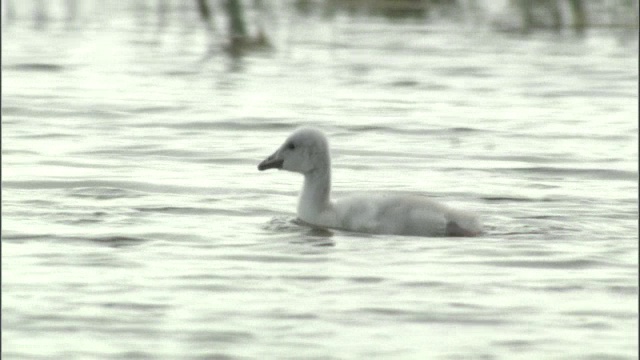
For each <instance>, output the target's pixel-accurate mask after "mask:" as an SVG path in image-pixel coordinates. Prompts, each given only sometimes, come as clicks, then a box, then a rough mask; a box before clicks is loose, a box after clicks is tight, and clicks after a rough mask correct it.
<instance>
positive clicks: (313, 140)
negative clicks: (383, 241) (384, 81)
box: [258, 127, 482, 236]
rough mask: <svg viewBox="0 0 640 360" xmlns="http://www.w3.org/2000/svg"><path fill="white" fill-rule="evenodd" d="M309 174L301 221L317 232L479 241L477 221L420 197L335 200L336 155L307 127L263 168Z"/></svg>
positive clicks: (364, 196)
mask: <svg viewBox="0 0 640 360" xmlns="http://www.w3.org/2000/svg"><path fill="white" fill-rule="evenodd" d="M267 169H282V170H288V171H292V172H297V173H300V174H302V175H304V185H303V186H302V192H301V193H300V198H299V199H298V214H297V215H298V218H299V219H300V220H302V221H303V222H305V223H308V224H310V225H312V226H316V227H324V228H332V229H339V230H347V231H355V232H363V233H370V234H395V235H414V236H477V235H479V234H481V233H482V226H481V224H480V222H479V220H478V218H477V217H476V216H475V215H473V214H470V213H467V212H464V211H461V210H456V209H452V208H450V207H448V206H445V205H443V204H440V203H438V202H436V201H434V200H431V199H429V198H427V197H425V196H422V195H419V194H397V193H380V192H371V193H364V194H355V195H352V196H348V197H345V198H341V199H338V200H336V201H333V200H331V156H330V154H329V144H328V141H327V138H326V136H325V135H324V134H323V133H322V131H320V130H318V129H315V128H310V127H303V128H299V129H297V130H296V131H294V132H293V134H291V135H290V136H289V137H288V138H287V139H286V141H285V142H284V144H282V146H280V148H278V149H277V150H276V152H275V153H273V154H272V155H271V156H269V157H268V158H266V159H265V160H264V161H262V162H261V163H260V164H259V165H258V170H260V171H262V170H267Z"/></svg>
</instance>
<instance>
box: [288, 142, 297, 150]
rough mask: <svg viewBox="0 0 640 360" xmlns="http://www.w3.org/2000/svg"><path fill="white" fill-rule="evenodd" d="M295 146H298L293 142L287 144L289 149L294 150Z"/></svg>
mask: <svg viewBox="0 0 640 360" xmlns="http://www.w3.org/2000/svg"><path fill="white" fill-rule="evenodd" d="M295 148H296V146H295V145H293V143H288V144H287V149H289V150H293V149H295Z"/></svg>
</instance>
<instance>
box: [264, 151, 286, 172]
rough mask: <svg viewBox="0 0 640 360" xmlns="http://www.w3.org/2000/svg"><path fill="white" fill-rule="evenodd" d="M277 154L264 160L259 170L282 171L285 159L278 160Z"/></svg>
mask: <svg viewBox="0 0 640 360" xmlns="http://www.w3.org/2000/svg"><path fill="white" fill-rule="evenodd" d="M275 155H276V154H273V155H271V156H269V157H268V158H266V159H264V161H262V162H261V163H260V164H258V170H260V171H263V170H267V169H282V163H283V162H284V160H283V159H276V157H275Z"/></svg>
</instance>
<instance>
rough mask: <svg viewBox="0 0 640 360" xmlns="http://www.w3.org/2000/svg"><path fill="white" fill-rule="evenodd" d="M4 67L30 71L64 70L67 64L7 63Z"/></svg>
mask: <svg viewBox="0 0 640 360" xmlns="http://www.w3.org/2000/svg"><path fill="white" fill-rule="evenodd" d="M3 68H4V69H9V70H17V71H30V72H62V71H65V70H66V69H67V66H64V65H60V64H52V63H22V64H13V65H5V66H3Z"/></svg>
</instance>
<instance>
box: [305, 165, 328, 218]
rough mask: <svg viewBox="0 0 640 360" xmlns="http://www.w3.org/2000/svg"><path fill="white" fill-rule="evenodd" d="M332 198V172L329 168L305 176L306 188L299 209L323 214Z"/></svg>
mask: <svg viewBox="0 0 640 360" xmlns="http://www.w3.org/2000/svg"><path fill="white" fill-rule="evenodd" d="M330 196H331V170H330V168H329V167H327V168H320V169H316V170H313V171H310V172H308V173H306V174H305V175H304V186H303V188H302V194H301V196H300V204H299V207H301V208H302V207H304V208H306V209H307V210H314V211H315V212H318V213H319V212H322V211H323V210H324V209H325V208H326V207H327V206H328V204H329V200H330Z"/></svg>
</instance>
